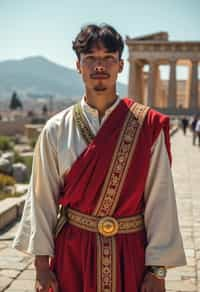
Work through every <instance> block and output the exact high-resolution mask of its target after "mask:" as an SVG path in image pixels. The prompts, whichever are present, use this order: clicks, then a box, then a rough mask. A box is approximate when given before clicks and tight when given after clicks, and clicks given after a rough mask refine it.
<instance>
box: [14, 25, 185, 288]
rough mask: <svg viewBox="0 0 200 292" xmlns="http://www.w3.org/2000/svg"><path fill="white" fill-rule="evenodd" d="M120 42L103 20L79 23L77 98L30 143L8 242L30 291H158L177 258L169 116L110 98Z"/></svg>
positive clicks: (120, 62) (179, 248)
mask: <svg viewBox="0 0 200 292" xmlns="http://www.w3.org/2000/svg"><path fill="white" fill-rule="evenodd" d="M123 47H124V43H123V40H122V38H121V36H120V35H119V33H118V32H117V31H116V30H115V29H114V28H112V27H111V26H108V25H102V26H97V25H88V26H86V27H84V28H82V30H81V31H80V33H79V34H78V35H77V37H76V39H75V41H74V42H73V49H74V50H75V52H76V54H77V64H76V65H77V70H78V72H79V73H80V74H81V76H82V79H83V82H84V85H85V95H84V96H83V98H82V100H81V102H80V103H79V104H76V105H75V106H72V107H70V108H67V109H65V110H64V111H62V112H61V113H58V114H57V115H55V116H54V117H53V118H51V119H50V120H49V121H48V122H47V124H46V125H45V127H44V129H43V131H42V133H41V135H40V137H39V140H38V143H37V145H36V148H35V153H34V160H33V172H32V177H31V181H30V186H29V191H28V194H27V200H26V204H25V208H24V213H23V217H22V223H21V225H20V228H19V231H18V234H17V236H16V239H15V242H14V247H15V248H18V249H19V250H24V251H26V252H28V253H31V254H34V255H35V267H36V291H49V290H50V291H56V292H57V291H60V292H68V291H73V292H80V291H85V292H96V291H97V292H103V291H104V292H138V291H142V292H163V291H165V275H166V268H167V267H173V266H180V265H184V264H185V256H184V250H183V246H182V239H181V235H180V231H179V227H178V220H177V213H176V202H175V195H174V188H173V182H172V176H171V171H170V161H171V154H170V144H169V119H168V117H166V116H163V115H161V114H159V113H157V112H155V111H153V110H151V109H149V108H148V107H145V106H143V105H140V104H137V103H136V102H134V101H133V100H132V99H128V98H124V99H122V100H120V99H119V97H118V95H117V93H116V80H117V76H118V74H119V73H120V72H121V71H122V70H123V60H122V59H121V56H122V51H123ZM58 206H59V211H58ZM57 211H58V218H57V219H56V215H57ZM54 231H55V233H54V234H53V232H54ZM49 258H51V263H50V267H49Z"/></svg>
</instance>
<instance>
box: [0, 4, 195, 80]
mask: <svg viewBox="0 0 200 292" xmlns="http://www.w3.org/2000/svg"><path fill="white" fill-rule="evenodd" d="M199 15H200V1H199V0H99V1H94V0H93V1H92V0H74V1H71V0H58V1H56V0H0V61H4V60H8V59H21V58H25V57H28V56H38V55H40V56H44V57H46V58H48V59H49V60H51V61H53V62H56V63H57V64H61V65H64V66H65V67H69V68H73V69H75V62H76V57H75V54H74V52H73V50H72V40H74V39H75V36H76V35H77V33H78V32H79V30H80V28H81V26H83V25H85V24H88V23H97V24H100V23H108V24H111V25H113V26H114V27H115V28H116V29H117V30H118V31H119V32H120V33H121V35H122V36H123V38H124V39H125V38H126V36H129V37H136V36H141V35H145V34H151V33H155V32H159V31H166V32H168V33H169V37H170V40H188V41H189V40H194V41H195V40H196V41H200V17H199ZM123 57H124V60H125V68H124V71H123V73H121V74H120V76H119V80H120V81H121V82H123V83H127V82H128V61H127V58H128V50H127V48H125V51H124V54H123ZM167 71H168V70H167V69H165V70H164V71H163V73H162V74H163V77H164V78H165V77H166V76H167V74H168V73H167ZM177 75H178V79H180V78H185V77H186V75H187V70H186V69H185V68H182V69H178V70H177Z"/></svg>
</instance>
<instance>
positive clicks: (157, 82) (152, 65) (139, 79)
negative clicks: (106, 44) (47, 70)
mask: <svg viewBox="0 0 200 292" xmlns="http://www.w3.org/2000/svg"><path fill="white" fill-rule="evenodd" d="M126 44H127V46H128V49H129V58H128V60H129V65H130V67H129V83H128V94H129V96H130V97H133V98H134V99H135V100H137V101H139V102H141V103H144V104H148V105H150V106H151V107H155V108H160V109H165V111H167V112H170V111H171V112H175V111H176V109H177V108H178V107H181V108H183V109H187V110H190V111H192V112H196V111H198V110H200V99H199V92H198V91H199V90H198V62H199V61H200V41H169V39H168V33H167V32H159V33H155V34H151V35H146V36H143V37H138V38H130V37H127V38H126ZM166 64H167V65H169V66H170V72H169V82H168V90H167V91H166V90H164V86H163V81H162V80H161V77H160V70H159V66H160V65H166ZM145 65H148V66H149V71H148V72H144V70H143V69H144V66H145ZM177 65H187V66H188V68H189V78H188V80H187V82H186V88H185V91H186V92H185V100H184V102H183V104H181V105H180V104H179V103H178V98H177V77H176V66H177Z"/></svg>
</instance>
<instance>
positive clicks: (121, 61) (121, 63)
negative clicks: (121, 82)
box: [119, 59, 124, 73]
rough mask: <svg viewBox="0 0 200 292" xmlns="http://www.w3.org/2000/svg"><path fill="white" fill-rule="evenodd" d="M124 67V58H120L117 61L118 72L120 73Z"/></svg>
mask: <svg viewBox="0 0 200 292" xmlns="http://www.w3.org/2000/svg"><path fill="white" fill-rule="evenodd" d="M123 68H124V60H123V59H120V61H119V73H121V72H122V71H123Z"/></svg>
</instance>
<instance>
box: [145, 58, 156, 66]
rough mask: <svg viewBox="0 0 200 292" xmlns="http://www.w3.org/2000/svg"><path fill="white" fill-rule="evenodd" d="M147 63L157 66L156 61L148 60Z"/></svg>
mask: <svg viewBox="0 0 200 292" xmlns="http://www.w3.org/2000/svg"><path fill="white" fill-rule="evenodd" d="M147 62H148V64H149V65H157V64H158V60H157V59H148V60H147Z"/></svg>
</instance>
